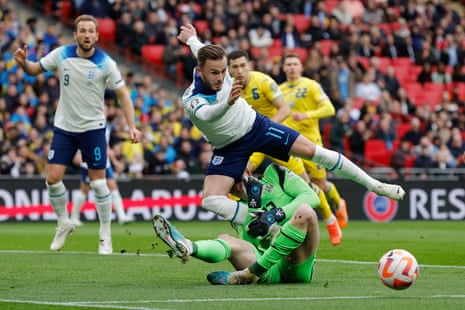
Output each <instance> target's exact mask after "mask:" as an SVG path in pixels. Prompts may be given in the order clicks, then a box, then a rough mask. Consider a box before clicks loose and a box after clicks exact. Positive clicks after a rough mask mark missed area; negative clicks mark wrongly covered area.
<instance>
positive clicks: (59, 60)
mask: <svg viewBox="0 0 465 310" xmlns="http://www.w3.org/2000/svg"><path fill="white" fill-rule="evenodd" d="M76 51H77V46H76V45H66V46H61V47H58V48H56V49H54V50H53V51H51V52H50V53H49V54H47V55H46V56H44V57H43V58H42V59H40V61H39V63H40V66H41V67H42V70H44V71H50V70H57V72H58V76H59V80H60V99H59V102H58V107H57V110H56V112H55V119H54V125H55V126H56V127H58V128H60V129H63V130H66V131H69V132H84V131H88V130H94V129H99V128H104V127H105V122H106V119H105V114H104V94H105V89H106V88H110V89H118V88H120V87H124V85H125V83H124V80H123V78H122V77H121V72H120V71H119V69H118V67H117V65H116V63H115V61H114V60H113V59H112V58H111V57H110V56H109V55H108V54H106V53H105V52H104V51H102V50H101V49H98V48H96V49H95V53H94V55H92V57H90V58H81V57H79V56H78V55H77V52H76Z"/></svg>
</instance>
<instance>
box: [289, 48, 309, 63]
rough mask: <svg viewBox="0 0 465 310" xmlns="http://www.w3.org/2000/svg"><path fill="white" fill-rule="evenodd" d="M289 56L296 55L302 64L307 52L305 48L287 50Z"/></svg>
mask: <svg viewBox="0 0 465 310" xmlns="http://www.w3.org/2000/svg"><path fill="white" fill-rule="evenodd" d="M287 53H289V54H296V55H297V56H299V58H300V60H301V61H302V62H303V63H304V62H305V60H306V59H307V56H308V51H307V49H306V48H305V47H297V48H293V49H289V50H287Z"/></svg>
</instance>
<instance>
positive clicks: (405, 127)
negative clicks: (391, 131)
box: [396, 123, 412, 140]
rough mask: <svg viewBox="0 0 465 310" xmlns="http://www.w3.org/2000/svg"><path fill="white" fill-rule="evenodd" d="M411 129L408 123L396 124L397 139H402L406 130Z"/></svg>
mask: <svg viewBox="0 0 465 310" xmlns="http://www.w3.org/2000/svg"><path fill="white" fill-rule="evenodd" d="M410 129H412V125H411V124H410V123H400V124H398V125H397V126H396V133H397V139H400V140H401V139H402V138H403V137H404V135H405V133H406V132H407V131H409V130H410Z"/></svg>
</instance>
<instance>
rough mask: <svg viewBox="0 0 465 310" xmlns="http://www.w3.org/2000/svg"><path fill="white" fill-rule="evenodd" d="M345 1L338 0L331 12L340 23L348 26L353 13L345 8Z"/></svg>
mask: <svg viewBox="0 0 465 310" xmlns="http://www.w3.org/2000/svg"><path fill="white" fill-rule="evenodd" d="M345 2H346V1H339V2H338V5H337V6H336V7H335V8H334V9H333V11H332V12H331V13H332V14H333V16H334V17H335V18H336V19H337V20H338V21H339V22H340V23H341V25H343V26H349V25H350V24H352V20H353V15H352V12H351V11H350V10H348V9H347V7H346V3H345Z"/></svg>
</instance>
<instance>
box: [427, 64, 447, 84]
mask: <svg viewBox="0 0 465 310" xmlns="http://www.w3.org/2000/svg"><path fill="white" fill-rule="evenodd" d="M446 69H447V66H446V64H445V63H444V62H442V61H440V62H439V63H438V67H437V69H436V71H434V72H433V73H432V74H431V80H432V82H433V83H438V84H450V83H451V82H452V76H451V75H450V73H449V72H447V70H446Z"/></svg>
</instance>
